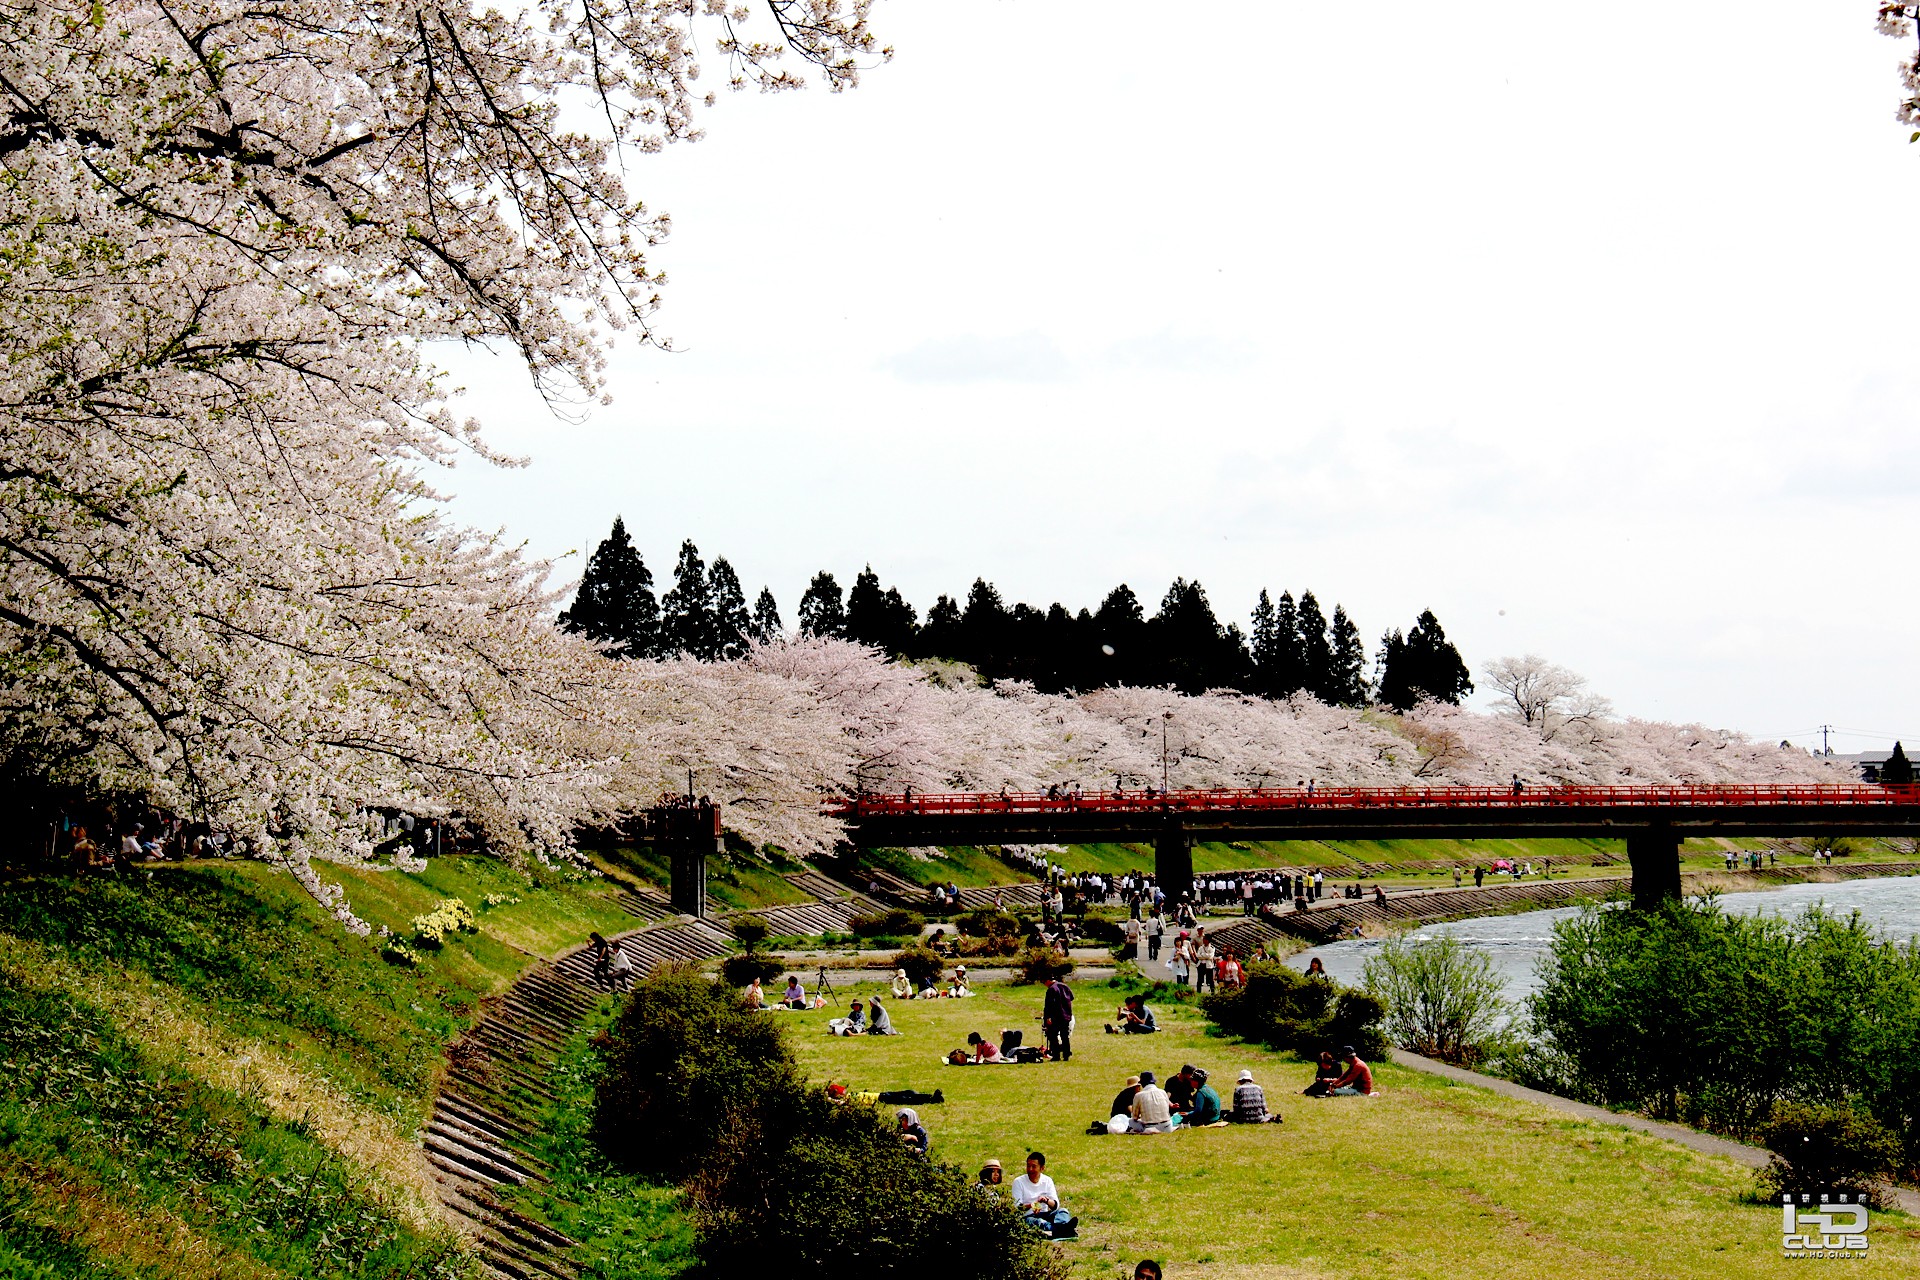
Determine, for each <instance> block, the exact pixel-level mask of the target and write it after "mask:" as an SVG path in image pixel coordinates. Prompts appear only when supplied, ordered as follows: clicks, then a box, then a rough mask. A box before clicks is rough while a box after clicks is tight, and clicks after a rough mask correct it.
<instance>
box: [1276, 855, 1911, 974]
mask: <svg viewBox="0 0 1920 1280" xmlns="http://www.w3.org/2000/svg"><path fill="white" fill-rule="evenodd" d="M1720 901H1721V902H1722V904H1724V906H1725V908H1726V910H1728V911H1730V912H1737V913H1742V914H1747V915H1761V914H1764V915H1798V914H1799V913H1800V911H1801V910H1802V909H1803V908H1805V907H1807V906H1809V905H1811V904H1813V903H1816V902H1819V903H1825V904H1826V907H1827V910H1829V911H1831V912H1833V913H1834V914H1835V915H1838V916H1842V917H1844V916H1846V915H1847V914H1848V913H1849V912H1853V911H1858V912H1859V913H1860V919H1861V920H1862V921H1863V922H1865V923H1866V924H1867V925H1868V926H1869V927H1871V928H1874V929H1878V930H1880V931H1881V932H1882V933H1883V934H1885V935H1886V936H1887V937H1889V938H1894V939H1898V940H1900V941H1902V942H1904V941H1906V940H1908V939H1910V938H1914V937H1917V936H1920V876H1901V877H1897V878H1894V879H1888V880H1850V881H1844V882H1842V883H1839V884H1796V885H1788V886H1787V887H1785V888H1782V889H1766V890H1763V891H1761V892H1758V893H1730V894H1727V895H1726V896H1725V897H1723V898H1722V899H1721V900H1720ZM1578 911H1579V908H1577V907H1555V908H1552V909H1551V910H1547V911H1529V912H1527V913H1526V914H1524V915H1515V916H1480V917H1477V918H1475V919H1471V920H1455V921H1451V922H1449V923H1447V924H1430V925H1422V926H1420V927H1419V928H1417V929H1415V930H1414V931H1413V932H1412V933H1410V934H1409V935H1408V936H1409V937H1413V938H1427V937H1437V936H1439V935H1441V934H1451V935H1452V936H1454V937H1456V938H1458V939H1460V941H1462V942H1464V943H1466V944H1467V945H1469V946H1471V947H1474V948H1476V949H1477V950H1480V951H1484V952H1485V953H1486V954H1487V955H1489V956H1491V957H1492V958H1493V964H1494V968H1495V970H1496V971H1497V972H1498V973H1499V974H1500V976H1501V977H1502V978H1503V979H1504V980H1505V981H1506V988H1507V999H1509V1000H1512V1001H1515V1002H1516V1003H1517V1002H1518V1001H1521V1000H1524V999H1525V998H1526V997H1527V996H1529V995H1531V994H1532V993H1533V991H1534V990H1535V989H1536V987H1537V986H1538V985H1539V984H1538V983H1536V982H1535V981H1534V976H1533V967H1534V962H1535V961H1537V960H1538V959H1539V958H1540V957H1541V955H1543V954H1544V953H1545V952H1546V950H1547V944H1548V943H1549V942H1550V941H1552V935H1553V926H1554V924H1555V923H1556V922H1558V921H1561V920H1565V919H1566V918H1567V917H1569V916H1572V915H1575V914H1577V913H1578ZM1379 949H1380V943H1379V942H1378V941H1376V940H1374V939H1367V938H1363V939H1358V940H1355V941H1353V942H1335V943H1330V944H1328V945H1327V946H1324V947H1315V948H1314V949H1313V950H1311V951H1303V952H1301V953H1300V954H1299V955H1297V956H1293V957H1291V958H1290V959H1289V960H1288V961H1287V963H1288V964H1290V965H1292V966H1293V967H1294V968H1296V969H1305V968H1306V967H1307V961H1308V960H1309V959H1311V958H1312V957H1314V956H1319V957H1320V961H1321V963H1322V964H1324V965H1325V966H1326V968H1327V972H1328V973H1329V974H1331V975H1333V977H1334V978H1336V979H1338V980H1339V981H1341V982H1347V983H1357V982H1359V981H1360V970H1361V967H1362V966H1363V965H1365V964H1366V962H1367V957H1368V956H1371V955H1372V954H1373V953H1374V952H1376V951H1378V950H1379Z"/></svg>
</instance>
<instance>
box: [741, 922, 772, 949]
mask: <svg viewBox="0 0 1920 1280" xmlns="http://www.w3.org/2000/svg"><path fill="white" fill-rule="evenodd" d="M732 929H733V936H734V937H735V938H738V939H739V940H740V945H741V946H743V947H745V948H746V949H747V950H748V951H752V950H753V949H754V948H755V947H757V946H759V945H760V944H761V943H763V942H765V941H766V940H767V935H768V934H769V933H772V932H773V930H772V929H770V928H768V926H767V922H766V921H765V920H762V919H760V917H758V916H742V917H741V918H740V919H738V920H735V921H734V922H733V924H732Z"/></svg>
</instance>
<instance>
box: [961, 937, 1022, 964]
mask: <svg viewBox="0 0 1920 1280" xmlns="http://www.w3.org/2000/svg"><path fill="white" fill-rule="evenodd" d="M953 950H954V954H956V955H962V956H966V957H967V958H968V959H973V958H974V957H976V956H1012V955H1018V954H1019V953H1020V939H1019V938H1018V937H1015V936H1013V935H1011V934H999V935H996V936H994V937H990V938H961V939H959V940H958V941H956V942H955V943H954V944H953Z"/></svg>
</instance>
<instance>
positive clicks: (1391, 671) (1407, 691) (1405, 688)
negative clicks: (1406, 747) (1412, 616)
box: [1373, 627, 1419, 711]
mask: <svg viewBox="0 0 1920 1280" xmlns="http://www.w3.org/2000/svg"><path fill="white" fill-rule="evenodd" d="M1373 696H1374V698H1375V699H1376V700H1378V701H1379V702H1382V703H1384V704H1385V705H1387V706H1389V707H1392V708H1393V709H1394V710H1395V711H1405V710H1406V709H1407V708H1409V707H1411V706H1412V705H1413V704H1414V703H1415V702H1417V701H1419V695H1418V694H1416V693H1414V692H1413V669H1412V665H1411V664H1410V663H1409V662H1408V661H1407V638H1406V637H1405V636H1403V635H1401V634H1400V628H1398V627H1395V628H1394V629H1393V630H1391V631H1389V632H1387V633H1386V634H1385V635H1383V636H1381V637H1380V649H1379V652H1377V653H1375V654H1374V655H1373Z"/></svg>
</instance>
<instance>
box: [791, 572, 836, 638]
mask: <svg viewBox="0 0 1920 1280" xmlns="http://www.w3.org/2000/svg"><path fill="white" fill-rule="evenodd" d="M846 633H847V605H846V600H845V599H844V597H843V596H842V595H841V593H840V584H839V583H838V582H835V581H834V580H833V575H832V574H830V573H828V572H827V571H826V570H825V569H822V570H821V571H820V572H818V573H816V574H814V575H813V581H812V582H810V583H808V584H807V591H806V594H805V595H803V596H801V597H800V634H801V635H803V636H844V635H845V634H846Z"/></svg>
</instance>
